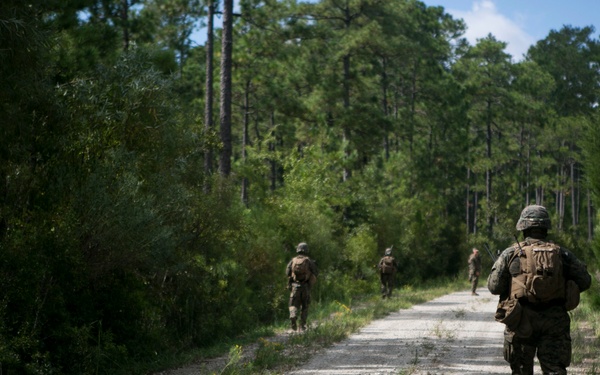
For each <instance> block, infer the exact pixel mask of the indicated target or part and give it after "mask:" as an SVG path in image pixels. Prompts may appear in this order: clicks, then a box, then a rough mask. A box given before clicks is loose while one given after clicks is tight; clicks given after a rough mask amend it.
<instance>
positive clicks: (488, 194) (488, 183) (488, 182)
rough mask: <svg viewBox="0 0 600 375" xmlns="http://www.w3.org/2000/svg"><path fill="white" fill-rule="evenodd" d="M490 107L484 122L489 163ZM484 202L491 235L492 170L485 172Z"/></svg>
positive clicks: (490, 151) (490, 154)
mask: <svg viewBox="0 0 600 375" xmlns="http://www.w3.org/2000/svg"><path fill="white" fill-rule="evenodd" d="M491 107H492V103H491V102H490V101H488V103H487V117H488V118H487V121H486V136H485V143H486V157H487V159H488V161H489V162H491V160H492V119H491ZM485 200H486V205H487V219H488V220H487V222H488V231H489V234H492V231H493V229H494V221H493V217H492V212H490V210H491V203H492V170H491V169H490V168H487V169H486V171H485Z"/></svg>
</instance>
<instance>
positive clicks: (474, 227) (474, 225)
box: [473, 191, 479, 234]
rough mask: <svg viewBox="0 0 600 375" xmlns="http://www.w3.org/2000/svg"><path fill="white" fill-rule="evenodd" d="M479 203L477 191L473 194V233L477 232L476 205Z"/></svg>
mask: <svg viewBox="0 0 600 375" xmlns="http://www.w3.org/2000/svg"><path fill="white" fill-rule="evenodd" d="M478 204H479V192H477V191H474V194H473V234H477V211H478V209H477V205H478Z"/></svg>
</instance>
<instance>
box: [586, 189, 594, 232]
mask: <svg viewBox="0 0 600 375" xmlns="http://www.w3.org/2000/svg"><path fill="white" fill-rule="evenodd" d="M592 215H593V210H592V194H591V193H590V190H589V189H587V232H588V242H592V240H593V239H594V220H593V216H592Z"/></svg>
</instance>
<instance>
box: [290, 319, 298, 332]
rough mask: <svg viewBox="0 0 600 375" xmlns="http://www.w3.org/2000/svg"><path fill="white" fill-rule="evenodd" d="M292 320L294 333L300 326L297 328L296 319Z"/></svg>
mask: <svg viewBox="0 0 600 375" xmlns="http://www.w3.org/2000/svg"><path fill="white" fill-rule="evenodd" d="M290 320H291V321H292V331H295V330H297V329H298V326H296V318H292V319H290Z"/></svg>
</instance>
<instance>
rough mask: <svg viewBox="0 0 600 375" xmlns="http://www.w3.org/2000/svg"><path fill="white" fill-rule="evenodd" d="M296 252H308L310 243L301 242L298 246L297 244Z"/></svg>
mask: <svg viewBox="0 0 600 375" xmlns="http://www.w3.org/2000/svg"><path fill="white" fill-rule="evenodd" d="M296 252H297V253H298V254H308V245H307V244H306V242H300V243H299V244H298V246H296Z"/></svg>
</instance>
